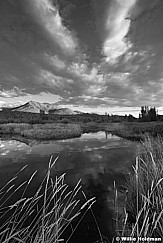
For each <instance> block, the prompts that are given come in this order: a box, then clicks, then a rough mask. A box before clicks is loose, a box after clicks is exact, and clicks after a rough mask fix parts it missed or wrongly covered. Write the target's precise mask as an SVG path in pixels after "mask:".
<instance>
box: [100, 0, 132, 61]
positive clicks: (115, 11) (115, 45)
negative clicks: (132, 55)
mask: <svg viewBox="0 0 163 243" xmlns="http://www.w3.org/2000/svg"><path fill="white" fill-rule="evenodd" d="M135 3H136V0H116V1H114V2H113V3H112V5H111V7H109V10H108V16H107V19H106V24H105V28H106V31H107V33H108V34H107V38H106V40H105V41H104V44H103V53H104V55H105V56H106V61H107V62H110V63H115V62H116V61H117V59H118V57H120V56H121V55H122V54H124V53H126V51H127V50H128V49H129V48H130V47H131V43H130V42H129V41H126V40H125V36H126V34H127V33H128V31H129V28H130V22H131V21H130V20H129V19H126V18H127V16H128V14H129V12H130V10H131V8H132V7H133V6H134V4H135Z"/></svg>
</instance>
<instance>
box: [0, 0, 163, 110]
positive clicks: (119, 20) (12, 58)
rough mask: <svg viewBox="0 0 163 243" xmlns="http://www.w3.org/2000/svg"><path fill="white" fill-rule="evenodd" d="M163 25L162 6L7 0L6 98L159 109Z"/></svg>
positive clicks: (1, 43) (1, 86) (1, 37)
mask: <svg viewBox="0 0 163 243" xmlns="http://www.w3.org/2000/svg"><path fill="white" fill-rule="evenodd" d="M162 20H163V3H162V1H161V0H144V1H141V0H137V1H136V0H124V1H121V0H116V1H113V0H110V1H107V0H100V1H99V0H79V1H76V0H71V1H70V0H60V1H59V0H58V1H55V0H53V1H52V0H0V74H1V75H0V96H1V97H14V96H15V97H18V96H24V95H26V94H40V93H41V92H50V93H52V94H56V95H59V96H60V97H61V101H60V102H62V104H69V105H75V104H77V105H84V106H88V107H97V106H101V107H102V106H109V107H113V106H116V107H118V106H121V107H134V106H135V107H137V106H141V105H142V104H143V105H144V104H147V105H156V106H157V105H158V104H160V102H161V101H163V98H162V94H163V85H162V81H163V72H162V65H163V51H162V50H163V44H162V43H163V35H162V29H163V21H162Z"/></svg>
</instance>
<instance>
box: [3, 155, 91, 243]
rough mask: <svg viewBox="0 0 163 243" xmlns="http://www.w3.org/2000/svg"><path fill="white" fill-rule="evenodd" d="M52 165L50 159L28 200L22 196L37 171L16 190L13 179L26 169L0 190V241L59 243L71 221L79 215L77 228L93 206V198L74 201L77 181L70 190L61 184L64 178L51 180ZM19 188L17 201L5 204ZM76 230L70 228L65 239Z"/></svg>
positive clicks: (62, 176)
mask: <svg viewBox="0 0 163 243" xmlns="http://www.w3.org/2000/svg"><path fill="white" fill-rule="evenodd" d="M55 162H56V160H55V161H54V162H53V161H52V159H51V160H50V162H49V168H48V171H47V174H46V176H45V178H44V180H43V181H42V183H41V184H40V186H39V187H38V189H37V191H36V192H35V194H34V195H33V196H32V197H30V198H26V197H25V194H26V191H27V190H28V187H29V185H30V184H31V182H32V181H33V178H34V177H35V175H36V173H37V171H35V172H34V173H33V174H32V176H31V177H30V179H29V180H28V181H24V182H23V183H22V184H21V185H20V186H19V187H17V188H14V187H15V185H14V183H15V180H16V179H17V177H18V175H19V173H21V172H22V171H23V170H24V169H25V168H26V166H25V167H24V168H22V169H21V171H19V172H18V173H17V174H16V175H15V177H13V178H12V179H11V180H10V181H9V182H8V183H7V184H6V185H5V186H4V187H3V188H2V189H1V190H0V194H1V198H0V220H1V221H0V222H2V221H3V224H1V225H0V242H3V243H10V242H12V243H18V242H29V243H47V242H48V243H58V242H63V241H64V239H63V234H64V232H65V230H66V229H67V227H68V226H69V225H70V224H71V222H72V221H73V220H74V219H75V218H76V217H78V216H79V215H80V214H81V212H82V216H81V217H80V220H79V222H78V223H77V225H76V227H77V226H78V224H79V223H80V221H81V220H82V218H83V217H84V215H85V213H86V212H87V211H88V210H89V209H90V208H91V206H92V205H93V204H94V202H95V198H92V199H90V200H85V203H84V204H81V202H80V200H78V198H77V196H78V194H79V192H80V191H81V185H80V181H79V182H78V184H77V185H76V186H75V188H74V189H73V190H71V191H70V190H69V189H68V186H67V185H66V184H65V183H64V176H65V175H61V176H60V177H57V178H56V179H55V180H54V181H53V180H52V178H51V176H50V171H51V169H52V167H53V166H54V164H55ZM22 188H24V189H23V192H22V194H21V197H20V198H19V200H18V201H16V202H14V203H13V204H12V205H11V204H9V203H8V202H9V201H13V200H14V196H15V195H16V194H17V193H18V192H19V191H20V190H21V189H22ZM85 198H86V197H85ZM83 211H84V213H83ZM76 227H75V228H74V229H72V233H71V234H70V236H69V238H71V235H72V234H73V233H74V231H75V229H76ZM69 238H68V239H67V241H66V242H68V240H69ZM64 242H65V241H64Z"/></svg>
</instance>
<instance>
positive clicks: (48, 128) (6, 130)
mask: <svg viewBox="0 0 163 243" xmlns="http://www.w3.org/2000/svg"><path fill="white" fill-rule="evenodd" d="M0 133H1V134H12V135H20V136H23V137H26V138H34V139H46V140H48V139H67V138H74V137H80V136H81V133H82V130H81V127H80V126H79V125H77V124H59V123H52V124H35V125H30V124H27V123H20V124H19V123H8V124H0Z"/></svg>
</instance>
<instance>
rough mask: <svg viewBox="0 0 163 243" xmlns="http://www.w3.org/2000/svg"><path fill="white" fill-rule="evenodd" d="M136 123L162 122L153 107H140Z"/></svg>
mask: <svg viewBox="0 0 163 243" xmlns="http://www.w3.org/2000/svg"><path fill="white" fill-rule="evenodd" d="M138 121H142V122H150V121H163V116H162V115H158V111H157V110H156V108H155V107H148V106H142V107H141V111H140V114H139V119H138Z"/></svg>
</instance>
